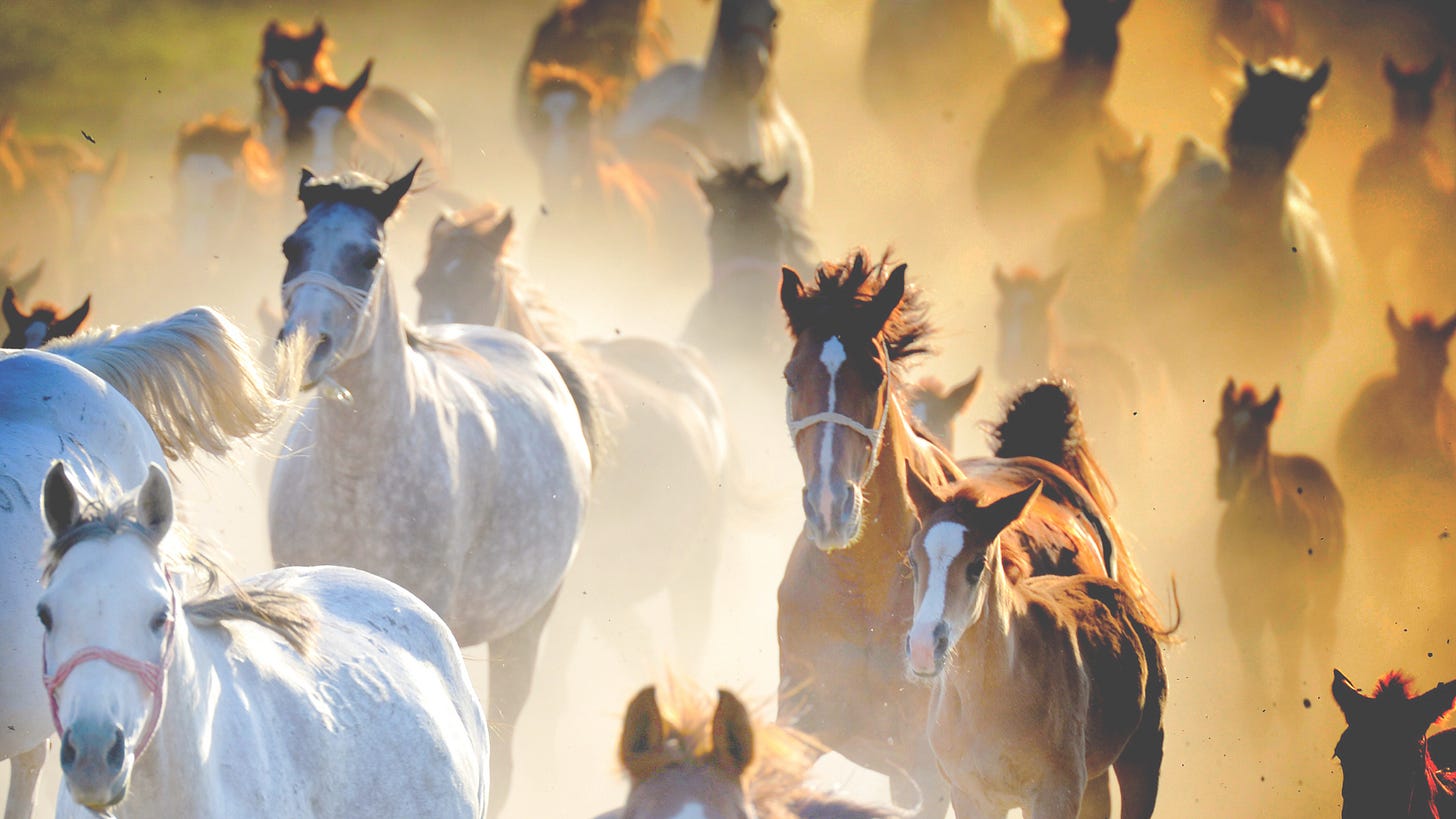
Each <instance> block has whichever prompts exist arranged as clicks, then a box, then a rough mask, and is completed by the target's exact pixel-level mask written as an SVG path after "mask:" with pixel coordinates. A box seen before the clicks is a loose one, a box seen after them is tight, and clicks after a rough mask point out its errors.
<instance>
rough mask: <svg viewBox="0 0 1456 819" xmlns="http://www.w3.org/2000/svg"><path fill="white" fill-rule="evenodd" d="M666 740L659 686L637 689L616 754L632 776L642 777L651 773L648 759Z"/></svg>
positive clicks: (634, 777)
mask: <svg viewBox="0 0 1456 819" xmlns="http://www.w3.org/2000/svg"><path fill="white" fill-rule="evenodd" d="M666 743H667V732H666V731H665V730H664V729H663V726H662V712H661V711H659V710H658V708H657V689H656V688H655V687H654V686H650V685H649V686H647V687H646V688H644V689H642V690H641V691H638V692H637V696H635V697H633V698H632V702H631V704H630V705H628V706H627V716H626V718H624V719H623V720H622V741H621V743H620V744H619V745H618V747H617V755H618V756H619V757H620V758H621V760H622V766H623V767H624V768H626V769H627V772H628V773H629V774H631V776H632V779H633V780H635V781H641V780H642V779H645V778H647V776H648V775H650V774H651V773H652V771H651V770H650V769H648V768H647V767H645V765H646V763H647V762H649V761H650V757H651V756H652V755H654V754H656V753H657V752H658V751H661V750H662V746H663V745H665V744H666Z"/></svg>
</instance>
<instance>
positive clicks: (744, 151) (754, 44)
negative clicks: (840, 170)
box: [614, 0, 814, 216]
mask: <svg viewBox="0 0 1456 819" xmlns="http://www.w3.org/2000/svg"><path fill="white" fill-rule="evenodd" d="M778 17H779V9H778V6H777V5H776V4H775V3H774V0H719V4H718V20H717V23H716V24H715V25H714V27H713V41H712V45H711V47H710V48H709V51H708V58H707V61H706V62H705V63H704V64H703V65H701V66H699V65H695V64H693V63H687V62H679V63H673V64H672V65H669V66H668V67H666V68H664V69H663V70H662V71H660V72H658V73H657V74H656V75H654V76H653V77H651V78H650V79H648V80H647V81H645V82H643V83H642V84H640V85H639V86H638V87H637V90H636V91H635V92H634V93H633V94H632V97H631V99H629V100H628V102H627V107H626V109H625V110H624V111H623V112H622V115H621V116H620V117H619V118H618V120H617V124H616V128H615V130H614V138H615V139H616V140H617V141H618V142H619V143H621V144H623V145H624V146H627V147H626V149H627V150H628V151H629V153H637V152H639V151H647V152H649V153H651V154H652V155H654V156H657V157H659V158H661V159H664V160H666V161H669V162H675V163H678V164H679V165H681V164H682V163H683V161H684V159H685V158H687V157H688V155H687V153H686V152H684V150H683V146H682V144H681V139H686V140H687V141H688V142H689V143H690V144H691V145H692V146H693V147H695V148H696V149H697V150H698V151H699V152H701V153H702V154H703V155H705V156H710V157H713V158H714V159H718V160H722V161H726V162H733V163H736V164H747V163H751V162H756V163H758V164H759V166H760V167H761V169H762V172H763V175H764V176H765V177H767V178H770V179H777V178H778V177H780V176H783V175H785V174H787V175H788V177H789V188H788V191H787V192H786V193H785V195H784V199H783V202H784V207H786V208H787V209H788V210H790V211H791V212H793V213H796V214H799V215H800V216H802V215H804V214H807V213H808V212H809V203H810V202H811V201H812V199H813V194H814V172H813V165H812V163H811V161H810V158H809V145H808V141H807V140H806V139H805V137H804V133H803V132H802V131H801V130H799V125H798V123H797V122H795V121H794V117H793V115H791V114H790V113H789V109H788V108H787V107H786V106H785V105H784V102H783V99H782V98H781V97H780V96H779V91H778V87H777V84H776V83H775V81H774V75H773V69H774V66H773V60H774V54H775V52H776V51H777V49H778V31H777V25H778ZM665 134H670V135H673V136H675V137H679V139H667V140H665V141H664V140H662V139H661V137H663V136H664V135H665ZM631 146H636V148H635V149H634V148H633V147H631Z"/></svg>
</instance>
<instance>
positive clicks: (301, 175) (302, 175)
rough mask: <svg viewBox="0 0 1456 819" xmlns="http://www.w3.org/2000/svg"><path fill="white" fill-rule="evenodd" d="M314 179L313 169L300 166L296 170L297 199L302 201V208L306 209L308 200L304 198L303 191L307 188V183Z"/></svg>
mask: <svg viewBox="0 0 1456 819" xmlns="http://www.w3.org/2000/svg"><path fill="white" fill-rule="evenodd" d="M314 179H315V177H314V175H313V171H311V170H309V169H308V168H300V169H299V171H298V201H300V202H303V209H304V210H305V211H307V210H308V207H309V205H308V200H306V199H304V197H303V192H304V190H305V189H306V188H308V186H309V183H310V182H313V180H314Z"/></svg>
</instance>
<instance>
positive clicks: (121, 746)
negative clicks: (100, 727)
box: [106, 728, 126, 772]
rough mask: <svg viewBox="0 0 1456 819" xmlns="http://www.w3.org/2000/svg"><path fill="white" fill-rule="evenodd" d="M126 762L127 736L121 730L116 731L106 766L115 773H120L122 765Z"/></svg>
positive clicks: (108, 751) (107, 753)
mask: <svg viewBox="0 0 1456 819" xmlns="http://www.w3.org/2000/svg"><path fill="white" fill-rule="evenodd" d="M125 761H126V734H125V733H123V732H122V730H121V728H117V729H116V734H115V736H113V737H112V740H111V747H110V748H109V749H107V751H106V764H107V765H108V766H109V767H110V768H111V770H112V771H113V772H115V771H120V770H121V765H122V763H123V762H125Z"/></svg>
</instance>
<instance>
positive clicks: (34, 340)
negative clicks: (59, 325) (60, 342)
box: [25, 321, 50, 349]
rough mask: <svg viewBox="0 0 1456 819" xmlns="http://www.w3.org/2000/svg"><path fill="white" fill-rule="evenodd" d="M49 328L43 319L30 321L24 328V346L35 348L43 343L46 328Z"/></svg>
mask: <svg viewBox="0 0 1456 819" xmlns="http://www.w3.org/2000/svg"><path fill="white" fill-rule="evenodd" d="M49 329H50V328H49V327H47V326H46V324H45V322H43V321H32V322H31V323H30V326H29V327H26V328H25V346H26V347H29V348H31V349H35V348H36V347H39V346H40V345H42V344H44V343H45V337H46V330H49Z"/></svg>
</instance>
